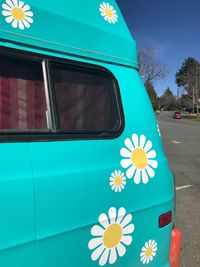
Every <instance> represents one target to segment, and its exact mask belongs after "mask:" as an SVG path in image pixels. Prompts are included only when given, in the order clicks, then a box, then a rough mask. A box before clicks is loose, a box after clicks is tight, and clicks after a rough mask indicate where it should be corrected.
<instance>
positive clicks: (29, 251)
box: [0, 143, 35, 267]
mask: <svg viewBox="0 0 200 267" xmlns="http://www.w3.org/2000/svg"><path fill="white" fill-rule="evenodd" d="M0 148H1V156H0V165H1V175H0V203H1V204H0V214H1V216H0V218H1V219H0V237H1V238H0V240H1V241H0V266H1V267H11V266H22V267H25V266H30V267H34V266H35V206H34V188H33V176H32V170H31V166H30V158H29V155H28V150H27V144H26V143H18V144H14V143H1V144H0Z"/></svg>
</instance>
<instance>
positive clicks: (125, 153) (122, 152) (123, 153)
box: [120, 148, 132, 158]
mask: <svg viewBox="0 0 200 267" xmlns="http://www.w3.org/2000/svg"><path fill="white" fill-rule="evenodd" d="M120 155H121V156H122V157H124V158H130V157H131V155H132V152H130V151H129V150H128V149H126V148H122V149H121V150H120Z"/></svg>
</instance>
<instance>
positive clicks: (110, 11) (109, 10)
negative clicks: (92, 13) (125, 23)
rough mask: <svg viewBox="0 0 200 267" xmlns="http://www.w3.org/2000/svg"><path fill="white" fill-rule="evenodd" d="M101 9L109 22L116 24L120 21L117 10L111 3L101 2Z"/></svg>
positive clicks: (102, 14)
mask: <svg viewBox="0 0 200 267" xmlns="http://www.w3.org/2000/svg"><path fill="white" fill-rule="evenodd" d="M99 11H100V12H101V16H102V17H104V19H105V21H107V22H108V23H113V24H115V23H116V22H117V21H118V15H117V11H116V10H115V9H114V8H113V6H111V5H110V4H109V3H105V2H103V3H102V4H100V7H99Z"/></svg>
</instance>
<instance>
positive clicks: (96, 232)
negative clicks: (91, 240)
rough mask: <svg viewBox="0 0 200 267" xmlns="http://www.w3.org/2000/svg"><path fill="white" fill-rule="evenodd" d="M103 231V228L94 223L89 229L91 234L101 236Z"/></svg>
mask: <svg viewBox="0 0 200 267" xmlns="http://www.w3.org/2000/svg"><path fill="white" fill-rule="evenodd" d="M104 232H105V229H103V228H102V227H100V226H99V225H94V226H93V227H92V230H91V234H92V235H93V236H102V235H103V234H104Z"/></svg>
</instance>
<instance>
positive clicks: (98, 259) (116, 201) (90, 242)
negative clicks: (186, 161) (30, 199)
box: [29, 64, 174, 267]
mask: <svg viewBox="0 0 200 267" xmlns="http://www.w3.org/2000/svg"><path fill="white" fill-rule="evenodd" d="M103 67H106V68H107V69H109V71H111V72H112V73H113V74H114V76H115V77H116V79H117V81H118V83H119V88H120V93H121V99H122V105H123V112H124V114H125V128H124V131H123V133H122V134H121V135H120V136H119V137H118V138H115V139H108V140H103V139H102V140H101V138H100V139H99V140H73V141H59V142H34V143H30V144H29V153H30V156H31V163H32V168H33V176H34V180H35V196H36V240H37V266H38V267H45V266H49V267H55V266H59V267H64V266H70V267H77V266H80V265H82V266H99V265H101V266H103V265H106V266H109V265H110V264H115V266H117V267H121V266H127V267H129V266H130V267H132V266H134V267H137V266H142V265H143V264H149V263H150V264H151V266H159V267H161V266H162V267H167V266H169V263H168V257H169V247H170V236H171V229H172V225H171V223H170V224H168V225H167V226H165V227H164V228H159V217H160V215H162V214H164V213H166V212H168V211H172V212H173V210H174V202H173V201H174V200H173V199H174V194H173V190H172V188H174V184H173V177H172V174H171V172H170V170H169V167H168V163H167V160H166V158H165V156H164V153H163V149H162V144H161V138H160V135H159V132H158V128H157V123H156V120H155V118H154V114H153V110H152V107H151V105H150V102H149V99H148V96H147V93H146V90H145V88H144V86H143V85H142V82H141V80H140V77H139V74H138V72H137V71H136V70H134V69H131V68H126V67H121V66H117V65H111V64H104V65H103ZM38 151H39V153H38ZM133 168H134V170H133Z"/></svg>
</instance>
